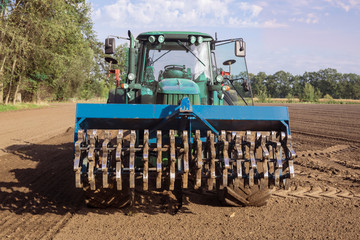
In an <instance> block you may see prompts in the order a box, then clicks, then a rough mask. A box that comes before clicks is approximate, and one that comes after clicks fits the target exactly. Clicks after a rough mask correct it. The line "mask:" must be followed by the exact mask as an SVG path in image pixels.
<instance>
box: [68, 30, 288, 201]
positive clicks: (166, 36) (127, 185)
mask: <svg viewBox="0 0 360 240" xmlns="http://www.w3.org/2000/svg"><path fill="white" fill-rule="evenodd" d="M118 38H120V37H118ZM126 39H127V40H128V41H129V48H128V64H127V65H128V67H127V72H126V79H121V81H120V80H119V77H118V76H119V74H120V72H119V70H117V69H110V72H113V73H116V74H117V84H116V88H114V89H112V90H111V91H110V93H109V98H108V101H107V104H77V112H76V123H75V140H74V143H75V158H74V171H75V185H76V187H78V188H84V190H85V192H86V193H87V196H88V197H87V203H88V205H89V206H124V205H126V204H134V203H135V202H136V196H137V195H141V194H144V193H146V192H147V193H149V192H154V191H157V192H159V191H166V192H169V193H179V192H180V193H183V192H185V191H189V190H188V189H193V191H197V192H201V193H206V192H209V193H216V194H214V195H216V196H218V197H219V200H220V202H221V203H223V204H226V205H231V206H261V205H263V204H265V203H266V201H267V199H268V197H269V196H270V192H271V189H272V188H274V186H276V187H284V186H285V187H286V186H288V185H289V180H290V179H291V178H293V177H294V167H293V159H294V158H295V152H294V150H293V149H292V144H291V135H290V125H289V116H288V109H287V108H286V107H264V106H253V100H252V93H251V85H250V82H249V77H248V71H247V66H246V60H245V50H246V47H245V42H244V41H243V39H242V38H235V39H226V40H217V39H214V38H212V37H211V36H210V35H208V34H205V33H199V32H145V33H141V34H140V35H139V36H138V37H137V38H134V36H133V35H132V34H131V32H130V31H129V32H128V38H126ZM114 51H115V38H107V39H106V41H105V53H106V54H113V53H114ZM106 61H108V62H109V63H110V66H111V65H112V64H116V63H117V61H116V60H115V59H113V58H111V57H107V58H106ZM110 68H111V67H110ZM135 190H136V191H135ZM177 196H179V194H178V195H177ZM180 196H181V194H180ZM208 196H209V195H208V194H204V197H208Z"/></svg>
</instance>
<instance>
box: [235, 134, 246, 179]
mask: <svg viewBox="0 0 360 240" xmlns="http://www.w3.org/2000/svg"><path fill="white" fill-rule="evenodd" d="M235 134H236V135H235V152H236V176H237V177H238V178H242V175H243V174H242V162H243V160H242V158H243V155H244V154H243V151H242V149H241V137H240V133H239V132H236V133H235Z"/></svg>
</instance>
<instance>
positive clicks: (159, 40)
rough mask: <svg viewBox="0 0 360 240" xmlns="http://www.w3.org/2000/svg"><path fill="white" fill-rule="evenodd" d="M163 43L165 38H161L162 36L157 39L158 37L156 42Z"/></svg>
mask: <svg viewBox="0 0 360 240" xmlns="http://www.w3.org/2000/svg"><path fill="white" fill-rule="evenodd" d="M164 41H165V37H164V36H163V35H160V36H159V37H158V42H159V43H163V42H164Z"/></svg>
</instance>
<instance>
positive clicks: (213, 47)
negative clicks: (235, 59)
mask: <svg viewBox="0 0 360 240" xmlns="http://www.w3.org/2000/svg"><path fill="white" fill-rule="evenodd" d="M210 50H211V51H214V50H215V42H214V41H211V42H210Z"/></svg>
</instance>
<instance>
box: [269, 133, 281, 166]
mask: <svg viewBox="0 0 360 240" xmlns="http://www.w3.org/2000/svg"><path fill="white" fill-rule="evenodd" d="M270 139H271V140H270V141H271V142H273V143H274V144H275V158H276V168H281V169H282V167H283V164H282V159H281V155H280V150H281V143H280V142H279V141H278V140H277V138H276V132H275V131H272V132H271V135H270Z"/></svg>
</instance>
